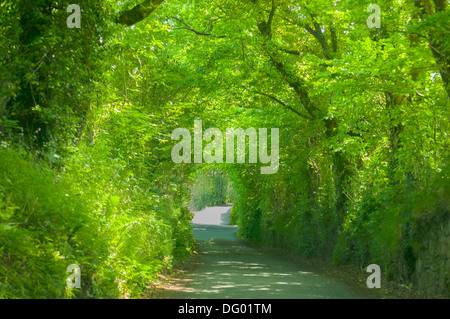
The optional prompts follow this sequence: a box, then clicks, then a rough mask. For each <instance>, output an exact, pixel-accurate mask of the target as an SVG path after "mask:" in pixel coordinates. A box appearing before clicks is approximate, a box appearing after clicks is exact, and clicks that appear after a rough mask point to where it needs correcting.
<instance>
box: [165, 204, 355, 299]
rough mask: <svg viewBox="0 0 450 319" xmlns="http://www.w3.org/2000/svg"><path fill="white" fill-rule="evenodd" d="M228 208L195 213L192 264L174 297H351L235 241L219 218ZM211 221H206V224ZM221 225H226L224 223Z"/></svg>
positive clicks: (327, 280) (338, 286) (231, 230)
mask: <svg viewBox="0 0 450 319" xmlns="http://www.w3.org/2000/svg"><path fill="white" fill-rule="evenodd" d="M229 209H230V207H217V208H207V209H205V210H203V211H201V212H196V213H195V216H194V219H193V221H192V223H193V224H194V221H195V222H197V223H199V222H202V223H204V224H194V235H195V237H196V239H197V242H198V248H199V256H200V258H199V261H198V265H197V268H196V269H195V271H193V272H192V273H190V274H188V275H187V277H188V279H189V280H186V281H184V283H185V284H186V286H187V287H188V288H189V289H178V290H176V293H174V295H173V296H174V298H355V297H358V296H356V295H355V294H354V293H353V292H352V291H351V290H350V289H349V288H348V287H346V286H344V285H342V284H341V283H338V282H336V281H334V280H331V279H330V278H326V277H323V276H320V275H318V274H315V273H312V272H309V271H305V270H303V269H299V266H298V265H297V264H295V263H294V262H291V261H287V260H284V259H282V258H280V257H279V256H275V255H271V254H269V253H263V252H262V251H259V250H257V249H255V248H251V247H249V246H247V245H245V244H244V242H242V241H241V240H239V239H238V237H237V235H236V230H237V229H236V227H233V226H228V225H226V222H224V221H223V220H221V216H223V214H224V213H226V212H227V210H229ZM206 223H210V224H206ZM224 224H225V225H224Z"/></svg>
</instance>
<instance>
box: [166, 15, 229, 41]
mask: <svg viewBox="0 0 450 319" xmlns="http://www.w3.org/2000/svg"><path fill="white" fill-rule="evenodd" d="M172 19H174V20H177V21H178V22H180V23H182V24H183V25H184V26H185V27H183V28H180V29H185V30H188V31H191V32H194V33H195V34H197V35H203V36H207V37H214V38H221V39H222V38H226V36H224V35H214V34H212V33H205V32H200V31H197V30H195V29H194V28H192V27H191V26H190V25H188V24H187V23H186V22H184V21H183V20H181V19H179V18H177V17H172Z"/></svg>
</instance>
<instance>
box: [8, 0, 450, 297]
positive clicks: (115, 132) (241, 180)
mask: <svg viewBox="0 0 450 319" xmlns="http://www.w3.org/2000/svg"><path fill="white" fill-rule="evenodd" d="M69 3H70V1H65V0H64V1H43V0H20V1H16V2H11V1H3V2H1V3H0V31H1V32H0V44H1V45H0V74H1V75H2V77H1V79H0V138H1V147H2V149H1V154H0V155H1V156H2V159H3V160H2V162H1V163H0V168H1V170H0V173H1V174H2V175H1V176H0V178H1V179H2V180H1V182H2V183H1V184H0V212H1V213H0V225H1V229H0V236H1V237H0V249H1V256H2V257H1V260H0V297H10V298H15V297H35V298H36V297H65V298H72V297H81V298H84V297H117V296H121V297H124V296H125V297H127V296H129V297H135V296H138V295H139V294H140V292H142V290H143V289H145V286H146V285H147V284H148V282H150V281H151V280H152V279H154V278H155V276H156V274H157V273H158V272H160V271H162V269H164V268H170V267H172V266H173V265H174V264H176V262H178V261H181V260H182V259H183V258H184V257H186V256H187V255H188V254H189V253H190V252H191V251H192V249H193V239H192V235H191V231H190V226H189V221H190V219H191V213H190V212H189V210H188V207H189V205H192V206H193V208H194V209H201V208H203V207H205V206H208V205H218V204H223V203H225V202H229V201H233V203H234V206H233V209H232V223H237V224H238V225H239V235H240V236H241V237H244V238H247V239H251V240H257V241H261V242H264V243H265V244H268V245H275V246H278V247H283V248H285V249H286V250H288V251H290V252H292V253H293V254H302V255H306V256H320V257H326V258H330V259H333V260H334V261H335V262H336V263H344V262H346V263H357V264H359V265H361V266H367V264H368V263H378V264H380V265H382V268H383V269H384V271H385V274H386V275H387V276H388V277H389V278H392V279H395V280H400V281H403V282H418V281H419V279H418V278H419V276H420V274H418V271H416V266H417V267H418V265H419V266H420V265H423V264H424V263H425V264H426V265H425V266H423V267H428V266H429V267H428V268H427V269H439V271H440V275H439V276H441V277H443V276H444V275H445V271H444V270H442V268H443V266H442V265H443V263H442V262H441V260H440V259H439V258H441V257H440V256H441V255H442V254H441V253H440V252H439V253H435V252H434V251H435V250H436V249H434V248H433V249H432V247H435V246H436V247H437V246H439V245H441V244H440V241H442V240H441V239H439V238H440V237H439V236H441V235H440V234H442V233H445V229H444V230H443V228H442V225H445V223H447V222H448V220H449V216H448V174H449V173H448V168H447V166H446V165H447V162H448V159H449V157H448V149H449V140H448V128H449V121H448V101H449V100H448V98H449V96H450V86H449V77H448V74H450V65H449V60H448V56H449V52H450V46H449V39H450V38H449V37H448V36H447V35H448V32H449V30H448V27H447V26H446V22H447V21H448V16H449V6H448V5H447V2H445V1H434V2H430V1H415V2H396V3H392V2H388V1H380V2H379V3H378V5H380V8H381V10H382V21H381V28H376V29H370V28H368V27H367V25H366V20H367V18H368V16H369V13H367V12H366V8H367V5H368V4H369V2H367V1H360V0H349V1H338V2H336V1H331V2H330V1H325V0H319V1H315V2H313V3H310V4H307V5H305V4H304V3H303V2H296V1H291V0H280V1H275V2H274V1H269V0H260V1H241V2H239V1H226V2H222V3H221V4H220V5H219V4H218V3H215V2H214V3H211V2H208V1H197V0H195V1H184V0H170V1H164V3H163V4H162V5H160V6H158V8H157V9H156V10H155V11H154V13H152V14H151V15H150V16H148V17H146V19H142V21H140V22H137V23H136V24H135V25H133V26H132V27H124V26H123V25H119V24H117V23H116V22H117V21H118V18H117V17H123V15H122V13H123V12H124V10H128V9H131V8H132V7H133V6H134V5H135V4H138V3H139V1H137V0H136V1H126V2H124V3H123V4H120V5H117V3H116V2H114V1H99V0H85V1H80V3H79V4H80V6H81V7H82V8H83V12H82V27H81V28H80V29H68V28H66V26H65V23H66V18H67V12H66V10H65V9H66V7H67V5H68V4H69ZM274 4H275V6H276V8H275V7H272V6H273V5H274ZM272 9H273V10H272ZM136 10H138V9H136ZM142 18H144V16H142ZM119 20H120V19H119ZM36 26H39V27H36ZM195 119H201V120H203V125H204V128H207V127H217V128H219V129H221V130H222V132H224V131H225V130H226V129H227V128H231V127H235V128H237V127H240V128H244V129H245V128H249V127H253V128H271V127H276V128H279V130H280V166H279V169H278V172H277V173H276V174H273V175H261V174H260V170H259V168H260V166H261V164H260V163H259V164H248V163H245V164H230V165H229V164H217V165H216V164H214V166H213V165H209V164H208V165H204V166H200V165H189V164H174V163H173V162H172V160H171V158H170V154H171V147H172V146H173V141H171V133H172V131H173V130H174V129H175V128H180V127H184V128H188V129H191V128H192V126H193V121H194V120H195ZM16 149H24V150H26V151H20V152H19V151H17V150H16ZM32 154H33V155H32ZM231 189H232V191H230V190H231ZM430 233H433V236H431V235H430ZM433 245H434V246H433ZM439 247H441V246H439ZM430 251H432V253H430ZM436 251H437V250H436ZM69 261H70V263H78V264H80V265H81V266H82V276H83V282H84V283H85V285H84V286H83V288H82V289H81V291H77V290H67V289H66V288H65V280H64V279H65V278H66V276H67V274H66V273H65V267H66V266H67V264H68V262H69ZM22 274H24V275H23V276H22ZM442 274H444V275H442ZM439 290H440V291H444V290H445V287H444V288H442V285H441V286H440V288H439Z"/></svg>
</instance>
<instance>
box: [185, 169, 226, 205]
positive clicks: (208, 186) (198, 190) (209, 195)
mask: <svg viewBox="0 0 450 319" xmlns="http://www.w3.org/2000/svg"><path fill="white" fill-rule="evenodd" d="M227 192H228V181H227V178H226V176H224V174H223V173H221V172H220V171H215V170H213V171H212V172H211V173H210V174H208V175H200V176H199V177H198V178H197V180H196V182H195V184H194V185H193V187H192V208H193V209H194V210H197V211H198V210H202V209H203V208H205V207H208V206H217V205H224V204H226V203H227V202H228V201H227Z"/></svg>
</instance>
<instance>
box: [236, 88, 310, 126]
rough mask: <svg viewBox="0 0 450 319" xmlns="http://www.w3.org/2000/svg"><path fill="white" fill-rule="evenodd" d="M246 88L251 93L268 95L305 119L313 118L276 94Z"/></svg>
mask: <svg viewBox="0 0 450 319" xmlns="http://www.w3.org/2000/svg"><path fill="white" fill-rule="evenodd" d="M245 89H246V90H247V91H249V92H251V93H255V94H258V95H263V96H266V97H268V98H270V99H271V100H273V101H275V102H277V103H278V104H280V105H282V106H283V107H285V108H286V109H288V110H290V111H292V112H294V113H295V114H297V115H298V116H300V117H303V118H304V119H307V120H313V119H312V118H311V117H309V116H307V115H305V114H303V113H300V112H299V111H297V110H296V109H294V108H293V107H292V106H290V105H288V104H287V103H286V102H283V101H281V100H280V99H278V98H277V97H276V96H274V95H272V94H268V93H264V92H260V91H254V90H249V89H248V88H245Z"/></svg>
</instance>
